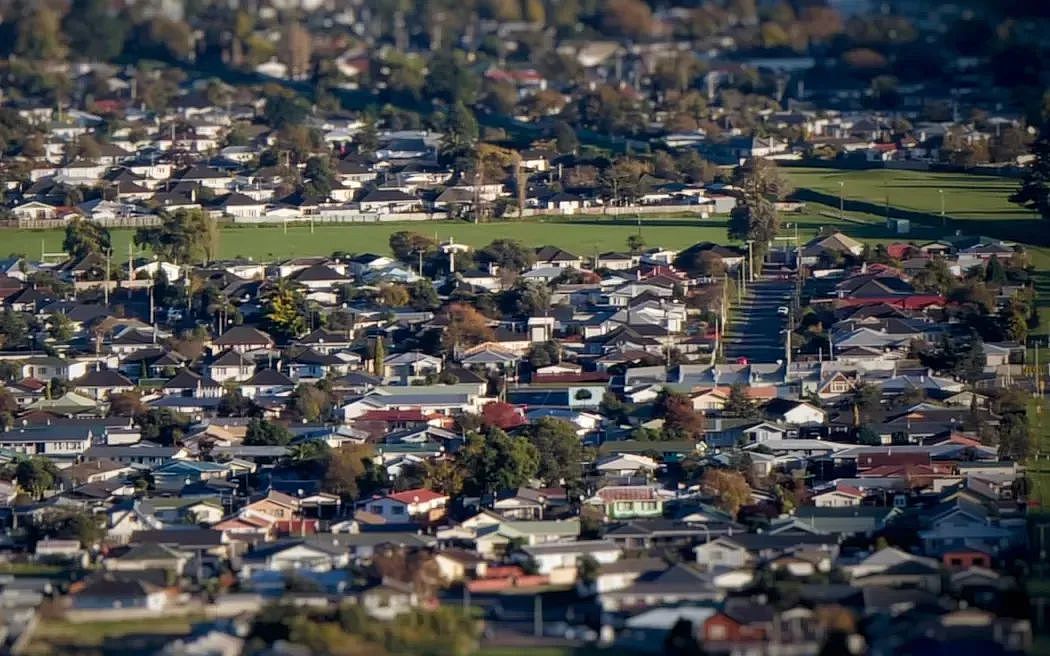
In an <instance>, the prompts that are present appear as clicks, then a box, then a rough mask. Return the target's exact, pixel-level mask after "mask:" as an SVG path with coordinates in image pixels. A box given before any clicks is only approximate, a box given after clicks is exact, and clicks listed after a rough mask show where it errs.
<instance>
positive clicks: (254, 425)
mask: <svg viewBox="0 0 1050 656" xmlns="http://www.w3.org/2000/svg"><path fill="white" fill-rule="evenodd" d="M291 441H292V434H291V433H290V432H289V431H288V429H287V428H285V427H284V426H282V425H281V424H278V423H274V422H272V421H267V420H266V419H252V420H251V421H250V422H248V431H247V432H246V433H245V436H244V445H245V446H287V445H288V443H289V442H291Z"/></svg>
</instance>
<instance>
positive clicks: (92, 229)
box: [62, 217, 112, 258]
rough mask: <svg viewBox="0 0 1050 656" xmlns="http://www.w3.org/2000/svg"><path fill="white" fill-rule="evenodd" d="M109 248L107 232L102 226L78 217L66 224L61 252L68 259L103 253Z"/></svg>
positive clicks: (110, 246)
mask: <svg viewBox="0 0 1050 656" xmlns="http://www.w3.org/2000/svg"><path fill="white" fill-rule="evenodd" d="M111 248H112V242H111V240H110V236H109V230H106V229H105V228H104V227H102V225H100V224H98V223H96V222H94V221H89V220H87V219H81V218H79V217H77V218H74V219H73V220H72V221H70V222H69V223H67V224H66V234H65V238H63V240H62V250H64V251H65V252H66V253H68V254H69V256H70V257H75V258H80V257H84V256H86V255H90V254H92V253H105V252H106V251H108V250H110V249H111Z"/></svg>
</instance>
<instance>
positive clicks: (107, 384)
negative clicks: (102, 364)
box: [72, 369, 134, 401]
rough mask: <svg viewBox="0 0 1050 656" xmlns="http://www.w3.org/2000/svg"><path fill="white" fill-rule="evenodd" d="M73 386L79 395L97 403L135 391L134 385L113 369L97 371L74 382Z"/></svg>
mask: <svg viewBox="0 0 1050 656" xmlns="http://www.w3.org/2000/svg"><path fill="white" fill-rule="evenodd" d="M72 386H74V389H75V390H76V392H77V393H78V394H82V395H84V396H86V397H88V398H91V399H95V400H96V401H104V400H105V399H108V398H109V397H110V396H111V395H114V394H121V393H124V392H130V390H132V389H134V383H132V382H131V381H130V380H128V379H127V378H126V377H125V376H124V375H122V374H121V373H120V372H116V371H112V369H95V371H91V372H88V373H87V374H85V375H84V376H81V377H80V378H78V379H77V380H75V381H72Z"/></svg>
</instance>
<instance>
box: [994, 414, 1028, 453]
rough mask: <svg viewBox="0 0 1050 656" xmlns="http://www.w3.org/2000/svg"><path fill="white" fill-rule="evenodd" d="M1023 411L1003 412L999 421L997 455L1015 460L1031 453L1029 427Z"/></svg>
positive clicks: (1026, 416)
mask: <svg viewBox="0 0 1050 656" xmlns="http://www.w3.org/2000/svg"><path fill="white" fill-rule="evenodd" d="M1028 422H1029V420H1028V415H1027V413H1025V412H1023V411H1022V412H1006V413H1003V416H1002V419H1001V420H1000V421H999V427H998V433H999V457H1001V458H1006V459H1008V460H1014V461H1017V462H1023V461H1025V460H1026V459H1027V458H1028V457H1029V456H1030V455H1031V454H1032V438H1031V427H1030V426H1029V423H1028Z"/></svg>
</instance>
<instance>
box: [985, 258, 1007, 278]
mask: <svg viewBox="0 0 1050 656" xmlns="http://www.w3.org/2000/svg"><path fill="white" fill-rule="evenodd" d="M984 281H985V282H986V283H989V284H992V285H1004V284H1006V269H1004V268H1003V263H1002V262H1000V261H999V258H998V257H996V256H994V255H993V256H992V257H991V258H989V260H988V264H987V266H985V268H984Z"/></svg>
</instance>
